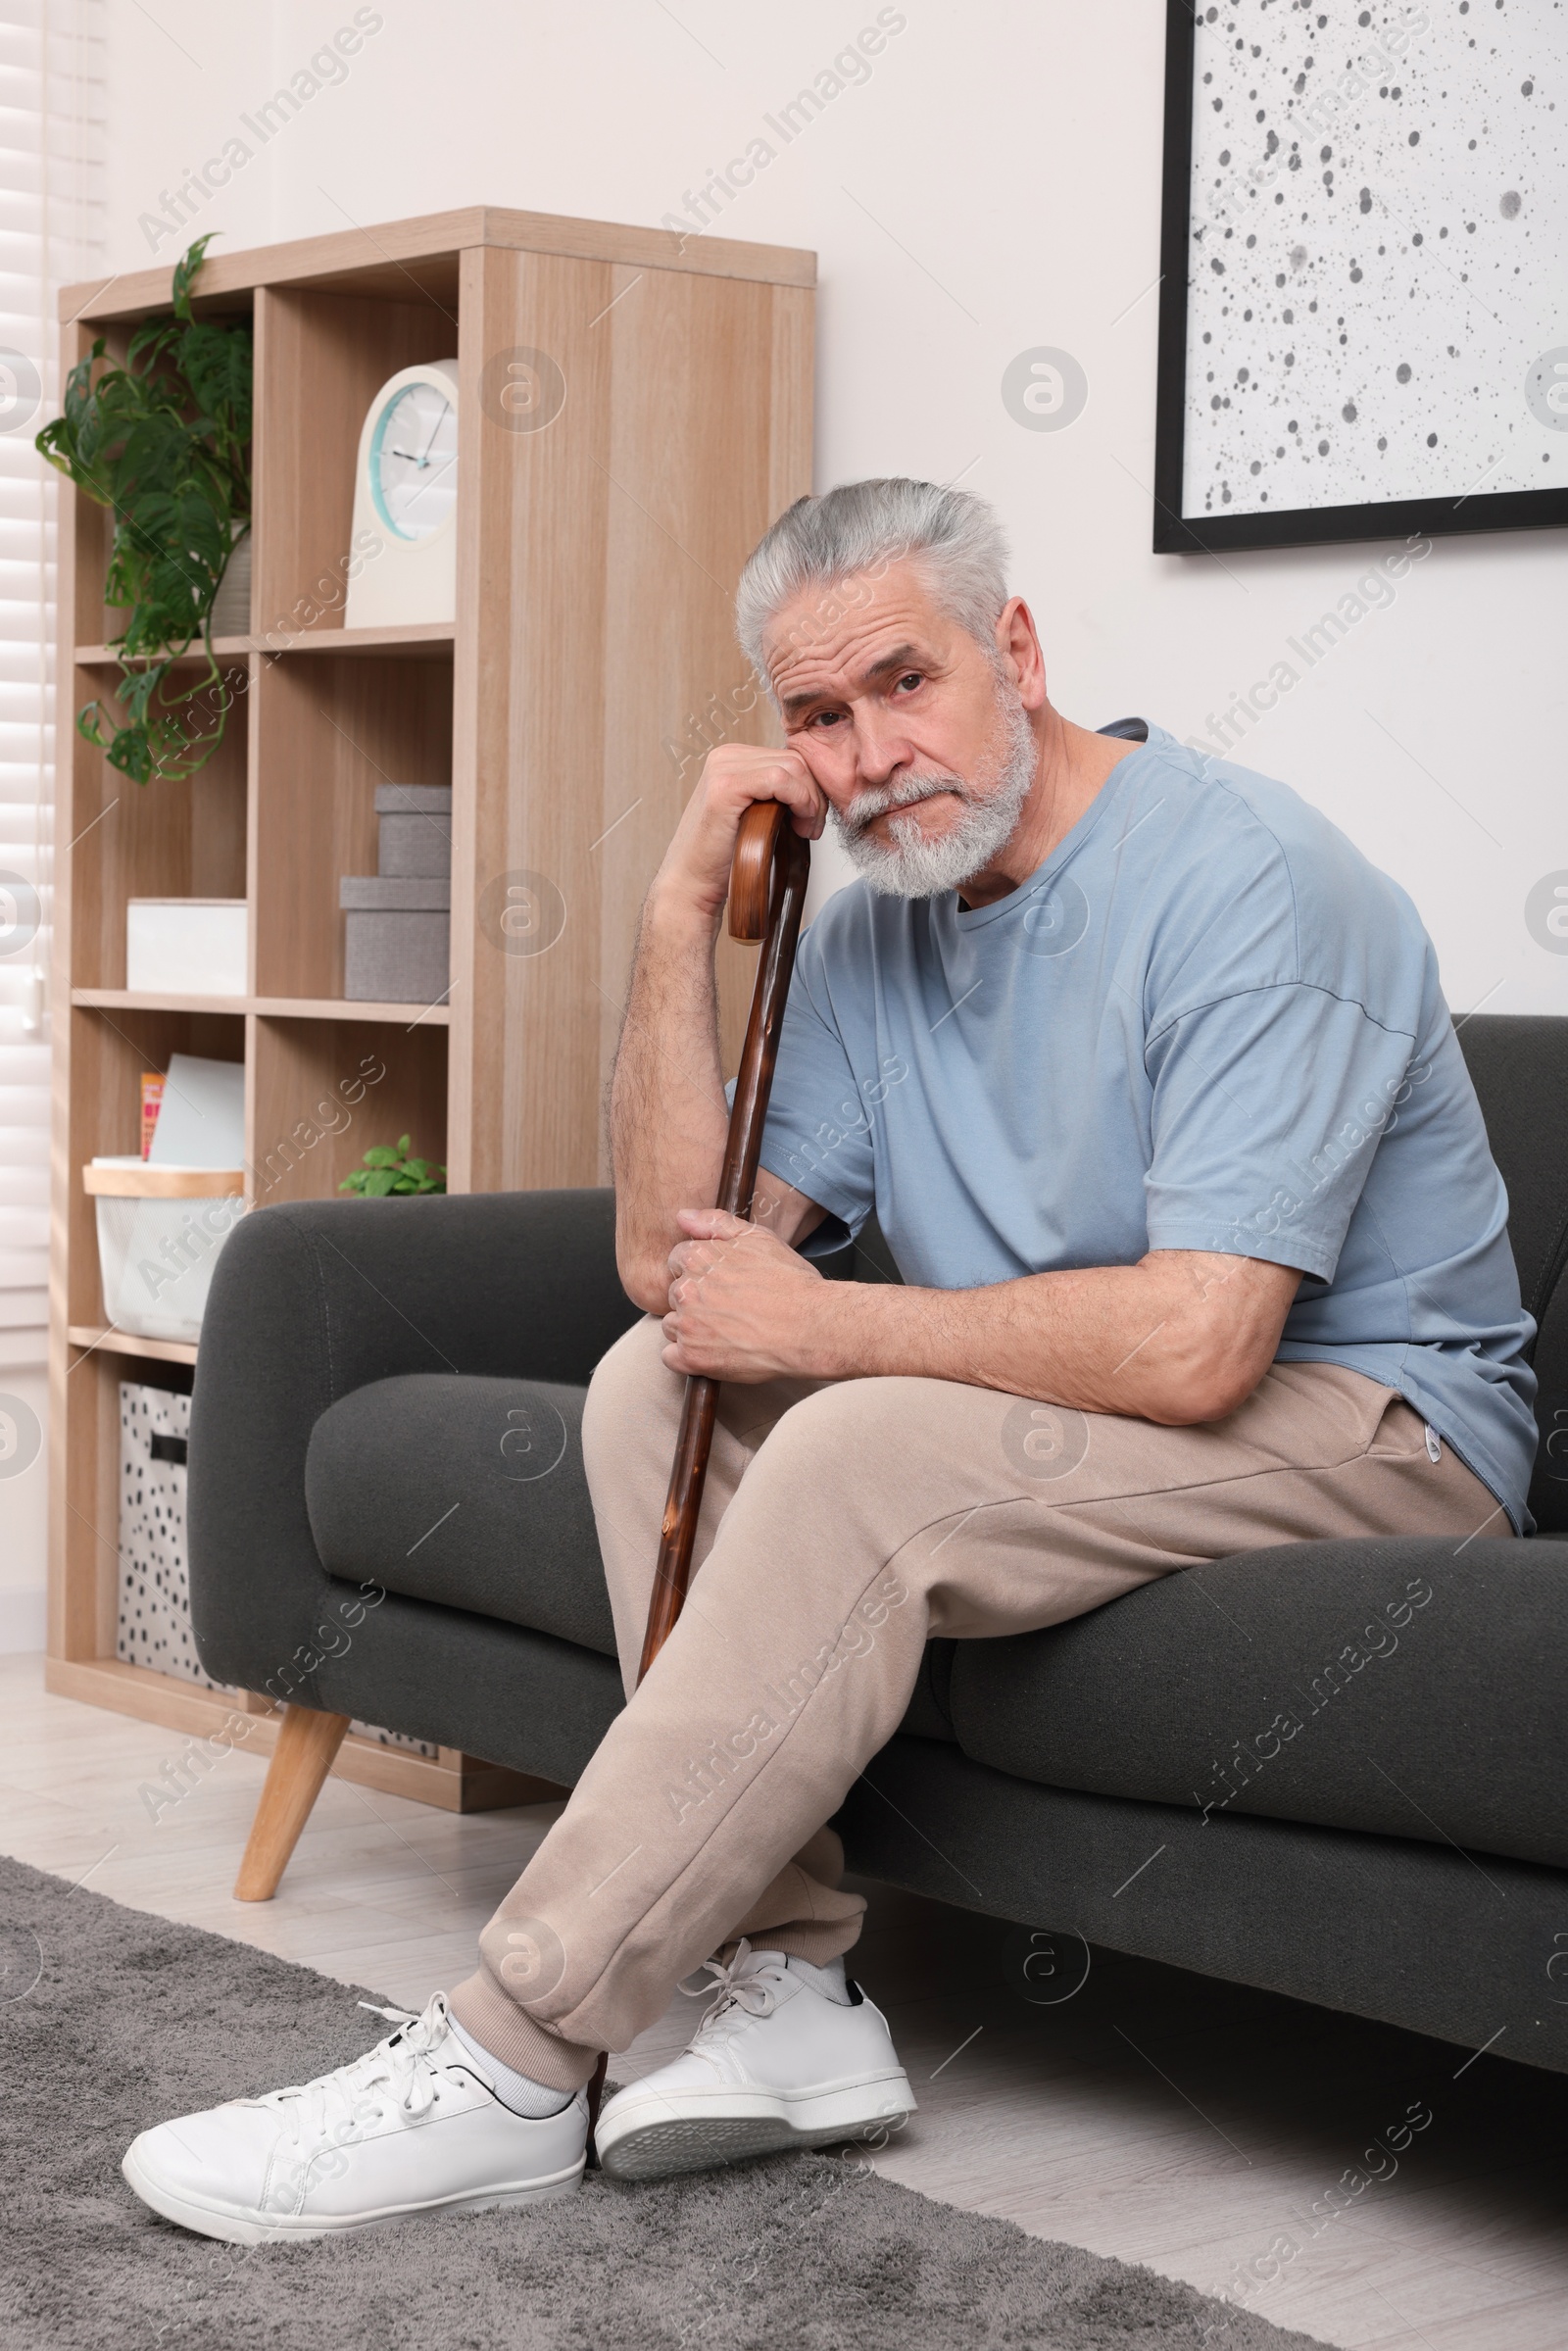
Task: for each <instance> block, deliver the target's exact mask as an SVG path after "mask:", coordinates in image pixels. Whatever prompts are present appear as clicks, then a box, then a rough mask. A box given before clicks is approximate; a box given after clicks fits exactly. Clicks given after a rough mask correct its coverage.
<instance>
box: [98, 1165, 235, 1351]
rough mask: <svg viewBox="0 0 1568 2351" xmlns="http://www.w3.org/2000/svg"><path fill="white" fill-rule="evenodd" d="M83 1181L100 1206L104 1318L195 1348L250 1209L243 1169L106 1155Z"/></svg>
mask: <svg viewBox="0 0 1568 2351" xmlns="http://www.w3.org/2000/svg"><path fill="white" fill-rule="evenodd" d="M81 1180H82V1184H83V1187H84V1189H85V1190H86V1191H87V1192H89V1193H90V1194H91V1195H92V1196H93V1199H94V1200H95V1203H96V1206H97V1211H98V1265H99V1270H100V1272H101V1273H102V1275H103V1291H104V1320H105V1321H106V1322H107V1323H112V1324H113V1325H114V1326H115V1327H116V1328H117V1329H118V1330H122V1331H129V1332H131V1333H132V1334H133V1335H134V1336H135V1337H137V1338H140V1339H173V1340H183V1341H185V1342H186V1343H188V1344H189V1345H191V1346H194V1345H195V1343H196V1340H197V1339H198V1338H199V1337H200V1334H201V1327H202V1315H203V1313H204V1311H205V1309H206V1305H207V1292H208V1287H209V1285H210V1284H211V1282H212V1278H213V1266H214V1264H215V1263H216V1262H217V1258H218V1252H219V1250H220V1249H221V1248H222V1246H223V1243H224V1242H225V1241H226V1240H227V1239H228V1236H229V1234H230V1233H231V1232H232V1231H233V1229H234V1227H235V1225H236V1224H237V1223H238V1222H239V1220H240V1218H241V1217H242V1216H243V1215H244V1213H245V1202H244V1199H243V1198H242V1195H243V1193H244V1189H245V1174H244V1170H243V1168H239V1167H162V1166H154V1165H151V1164H150V1163H149V1162H148V1161H147V1160H145V1159H141V1158H128V1157H127V1158H104V1159H94V1161H93V1162H92V1165H91V1166H90V1167H84V1168H83V1169H82V1171H81Z"/></svg>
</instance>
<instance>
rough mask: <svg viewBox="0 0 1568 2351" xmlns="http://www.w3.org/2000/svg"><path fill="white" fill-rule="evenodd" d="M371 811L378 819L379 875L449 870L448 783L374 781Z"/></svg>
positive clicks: (449, 823)
mask: <svg viewBox="0 0 1568 2351" xmlns="http://www.w3.org/2000/svg"><path fill="white" fill-rule="evenodd" d="M375 812H376V815H377V816H378V817H379V818H380V820H381V846H380V852H379V855H378V857H377V863H378V865H379V867H380V870H381V873H382V875H383V877H385V876H390V875H394V874H395V875H399V876H404V877H407V876H409V875H419V876H431V875H435V874H450V873H451V871H452V786H451V785H450V784H377V785H376V787H375Z"/></svg>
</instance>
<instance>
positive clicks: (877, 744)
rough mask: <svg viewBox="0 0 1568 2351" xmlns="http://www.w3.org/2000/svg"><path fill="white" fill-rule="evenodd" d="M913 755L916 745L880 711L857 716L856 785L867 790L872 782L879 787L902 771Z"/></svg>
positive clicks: (890, 781)
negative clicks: (870, 714) (861, 716)
mask: <svg viewBox="0 0 1568 2351" xmlns="http://www.w3.org/2000/svg"><path fill="white" fill-rule="evenodd" d="M913 758H914V753H913V747H912V746H911V744H910V742H909V739H908V737H907V735H906V734H905V732H904V729H903V728H902V727H901V726H898V725H896V724H893V723H890V721H889V720H888V718H887V717H886V716H884V715H883V714H882V713H881V712H878V713H877V715H876V716H874V717H867V718H857V720H856V727H855V771H856V772H855V781H856V786H857V789H858V790H859V791H862V792H863V791H865V790H866V789H867V788H869V787H871V786H873V785H874V786H876V787H878V788H880V787H881V786H882V785H884V784H891V783H892V782H893V780H894V778H895V777H896V776H899V775H902V774H903V772H904V770H905V769H906V768H907V767H908V766H909V765H910V764H911V763H912V761H913Z"/></svg>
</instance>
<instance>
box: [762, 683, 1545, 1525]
mask: <svg viewBox="0 0 1568 2351" xmlns="http://www.w3.org/2000/svg"><path fill="white" fill-rule="evenodd" d="M1108 731H1114V732H1116V733H1122V732H1129V733H1131V732H1134V731H1135V729H1134V726H1133V722H1123V723H1121V724H1119V725H1118V726H1117V727H1116V728H1115V729H1114V730H1108ZM761 1157H762V1164H763V1165H764V1166H765V1167H767V1168H769V1169H770V1170H771V1171H772V1173H773V1174H774V1175H776V1176H779V1177H781V1178H782V1179H783V1180H784V1181H785V1182H786V1183H790V1184H793V1185H795V1186H797V1187H798V1188H799V1190H800V1191H802V1192H804V1193H805V1194H807V1195H808V1197H809V1199H811V1200H816V1201H819V1202H820V1204H821V1205H822V1206H823V1207H824V1208H826V1209H827V1210H829V1211H830V1212H831V1214H833V1215H834V1216H837V1217H839V1218H841V1219H842V1220H843V1222H844V1224H845V1225H847V1226H848V1227H849V1229H850V1231H851V1232H852V1233H856V1232H858V1230H859V1228H860V1226H861V1225H862V1224H863V1222H864V1221H865V1217H866V1215H867V1213H868V1211H869V1210H871V1209H872V1208H873V1207H874V1208H875V1211H876V1216H877V1222H878V1223H879V1225H880V1226H881V1228H882V1231H883V1233H884V1234H885V1235H886V1237H887V1241H888V1244H889V1246H890V1248H891V1249H892V1250H893V1254H894V1257H895V1259H896V1260H897V1263H898V1266H899V1270H900V1272H901V1273H902V1274H903V1276H904V1278H905V1280H906V1281H908V1282H914V1283H919V1284H922V1285H927V1286H930V1287H933V1288H936V1289H940V1290H967V1289H974V1288H978V1287H979V1286H981V1285H983V1284H986V1283H991V1282H1005V1281H1009V1280H1012V1279H1014V1278H1015V1277H1017V1276H1018V1275H1021V1274H1031V1273H1048V1272H1054V1271H1058V1270H1061V1269H1064V1268H1068V1267H1074V1266H1088V1265H1130V1264H1134V1263H1136V1261H1137V1260H1138V1259H1139V1258H1140V1257H1142V1256H1143V1255H1144V1254H1145V1252H1146V1251H1147V1250H1149V1249H1213V1250H1223V1251H1225V1252H1227V1253H1229V1254H1231V1255H1236V1256H1244V1257H1263V1258H1269V1259H1272V1260H1273V1261H1274V1262H1275V1263H1277V1264H1281V1265H1291V1266H1299V1268H1301V1270H1302V1271H1303V1272H1304V1273H1305V1275H1306V1276H1307V1277H1308V1278H1307V1279H1306V1280H1305V1281H1304V1282H1303V1283H1302V1285H1301V1288H1300V1291H1299V1295H1298V1297H1297V1299H1296V1302H1295V1304H1294V1305H1293V1306H1292V1308H1291V1311H1290V1314H1289V1316H1288V1318H1287V1320H1286V1324H1285V1333H1284V1338H1283V1340H1282V1342H1281V1345H1280V1349H1279V1360H1280V1361H1282V1362H1293V1363H1300V1362H1317V1363H1339V1364H1346V1365H1348V1366H1349V1368H1350V1369H1351V1370H1354V1371H1360V1372H1364V1373H1365V1374H1366V1375H1367V1376H1368V1378H1370V1379H1373V1380H1377V1381H1380V1382H1382V1384H1383V1385H1384V1386H1386V1387H1389V1388H1393V1389H1396V1390H1397V1391H1398V1393H1399V1394H1400V1395H1401V1396H1403V1397H1405V1399H1406V1400H1407V1401H1408V1402H1409V1403H1410V1404H1411V1405H1413V1406H1414V1408H1415V1410H1416V1411H1417V1412H1419V1413H1420V1414H1421V1416H1422V1418H1423V1419H1424V1420H1426V1421H1427V1422H1429V1423H1430V1425H1431V1427H1432V1428H1433V1429H1434V1430H1435V1431H1436V1432H1437V1434H1438V1435H1439V1436H1440V1437H1441V1438H1443V1439H1446V1442H1447V1443H1448V1444H1449V1445H1452V1447H1453V1449H1454V1451H1455V1452H1456V1453H1458V1454H1459V1456H1460V1458H1461V1459H1462V1460H1464V1461H1466V1462H1467V1463H1468V1464H1469V1466H1470V1467H1471V1468H1472V1469H1473V1470H1474V1471H1475V1472H1476V1474H1477V1476H1478V1477H1480V1478H1481V1479H1482V1480H1483V1481H1484V1482H1485V1484H1486V1485H1487V1486H1488V1487H1489V1488H1490V1489H1491V1491H1492V1492H1493V1494H1495V1496H1496V1497H1497V1499H1498V1500H1499V1501H1500V1502H1501V1503H1503V1504H1504V1506H1505V1507H1506V1509H1507V1511H1508V1515H1509V1517H1510V1518H1511V1519H1512V1521H1513V1523H1514V1525H1515V1526H1516V1527H1519V1528H1521V1529H1523V1528H1525V1527H1526V1526H1528V1525H1529V1523H1530V1521H1529V1519H1528V1516H1527V1513H1526V1510H1525V1494H1526V1491H1527V1489H1528V1486H1529V1483H1530V1471H1531V1464H1532V1461H1533V1459H1534V1456H1535V1450H1536V1438H1537V1432H1536V1423H1535V1419H1534V1415H1533V1413H1532V1410H1531V1405H1532V1399H1533V1397H1534V1395H1535V1385H1536V1384H1535V1377H1534V1374H1533V1373H1532V1372H1531V1370H1530V1368H1529V1366H1528V1364H1527V1363H1526V1362H1525V1360H1524V1353H1523V1350H1524V1348H1525V1347H1527V1346H1528V1344H1529V1342H1530V1338H1531V1336H1532V1333H1533V1330H1534V1325H1533V1324H1532V1322H1531V1320H1530V1317H1529V1316H1528V1315H1527V1314H1526V1313H1525V1311H1524V1309H1523V1307H1522V1305H1521V1303H1520V1298H1519V1278H1518V1274H1517V1272H1516V1270H1515V1267H1514V1261H1513V1254H1512V1251H1511V1249H1510V1248H1509V1245H1508V1236H1507V1229H1506V1226H1507V1213H1508V1204H1507V1199H1506V1196H1505V1194H1504V1191H1503V1186H1502V1179H1501V1177H1500V1176H1499V1175H1498V1173H1497V1169H1496V1167H1495V1163H1494V1161H1493V1157H1492V1153H1491V1151H1490V1150H1489V1148H1488V1144H1487V1137H1486V1130H1485V1128H1484V1126H1483V1124H1482V1119H1481V1111H1480V1106H1479V1104H1478V1103H1477V1102H1476V1097H1475V1090H1474V1088H1473V1087H1472V1085H1471V1083H1470V1078H1469V1074H1468V1072H1467V1071H1466V1068H1465V1064H1464V1059H1463V1055H1462V1054H1461V1053H1460V1050H1459V1045H1458V1041H1457V1039H1456V1038H1455V1035H1454V1031H1453V1025H1452V1022H1451V1019H1450V1016H1449V1013H1448V1009H1447V1006H1446V1004H1445V1003H1444V1000H1443V992H1442V989H1441V988H1440V986H1439V982H1438V963H1437V956H1436V954H1435V953H1434V950H1433V947H1432V943H1431V941H1430V940H1429V939H1428V937H1427V935H1426V932H1425V930H1424V929H1423V927H1422V924H1421V921H1420V917H1419V916H1418V915H1417V913H1416V910H1415V908H1414V906H1412V905H1411V903H1410V901H1409V899H1408V898H1406V896H1405V894H1404V892H1403V891H1402V890H1400V889H1399V888H1398V887H1397V885H1396V884H1395V883H1394V882H1392V881H1390V880H1389V878H1388V876H1387V875H1386V874H1383V873H1380V872H1378V870H1377V868H1376V867H1375V866H1373V865H1371V864H1369V863H1368V862H1367V860H1366V858H1365V857H1362V855H1361V854H1360V852H1359V850H1357V849H1355V848H1354V847H1353V846H1352V845H1351V843H1350V842H1349V841H1348V840H1347V839H1346V837H1345V835H1344V834H1343V833H1341V832H1339V831H1338V830H1337V829H1336V828H1335V826H1333V825H1332V824H1330V823H1329V821H1328V820H1327V818H1326V817H1324V816H1322V815H1320V814H1319V813H1318V812H1317V810H1316V809H1315V808H1309V807H1308V806H1307V804H1306V802H1305V801H1303V800H1301V799H1299V797H1298V795H1297V794H1296V793H1295V792H1293V791H1291V790H1290V789H1289V787H1288V786H1286V785H1284V784H1278V783H1272V782H1270V781H1269V780H1268V779H1267V778H1266V777H1264V776H1260V775H1252V774H1250V773H1249V772H1248V771H1247V770H1246V769H1245V768H1241V767H1236V766H1232V765H1229V764H1218V765H1216V764H1215V763H1214V762H1212V761H1211V760H1207V759H1200V758H1199V756H1198V755H1197V754H1196V753H1194V752H1191V751H1188V750H1185V749H1183V747H1182V746H1181V745H1180V744H1179V743H1177V742H1176V741H1175V739H1174V738H1173V737H1172V736H1171V735H1168V734H1166V733H1165V732H1164V731H1163V730H1162V729H1160V728H1158V727H1151V728H1150V729H1149V730H1148V741H1147V743H1141V744H1140V745H1139V747H1138V748H1137V749H1135V750H1134V751H1132V752H1130V753H1129V754H1128V756H1127V757H1126V758H1125V759H1122V760H1121V762H1120V763H1119V765H1117V766H1116V767H1114V768H1113V769H1112V770H1111V773H1110V775H1109V777H1108V778H1107V780H1106V782H1105V784H1104V785H1103V788H1102V790H1101V792H1100V793H1099V795H1098V797H1097V798H1096V799H1095V801H1094V802H1093V803H1092V805H1091V806H1090V808H1088V809H1087V810H1086V811H1085V813H1084V814H1083V815H1082V816H1081V817H1080V818H1079V820H1078V822H1077V823H1076V824H1075V825H1074V826H1073V828H1072V830H1071V831H1070V832H1069V833H1068V834H1067V836H1066V838H1065V839H1064V840H1063V841H1061V842H1060V843H1059V844H1058V846H1057V847H1056V849H1055V850H1054V852H1053V853H1052V855H1051V856H1050V857H1048V858H1047V860H1046V862H1045V863H1044V864H1043V865H1042V866H1041V867H1040V869H1039V870H1038V872H1036V873H1035V874H1033V875H1032V876H1031V877H1030V879H1029V880H1028V881H1027V882H1025V883H1024V884H1023V885H1022V886H1021V887H1020V888H1019V889H1017V890H1015V891H1013V892H1012V893H1011V895H1010V896H1008V897H1006V898H1005V899H1002V900H1000V901H999V902H998V903H997V904H996V905H994V906H980V907H972V908H967V909H966V908H962V907H960V906H959V904H958V900H957V895H956V892H954V891H948V892H946V893H945V894H944V895H943V896H941V897H938V898H934V899H915V900H909V899H896V898H885V897H881V896H879V895H877V894H876V893H875V892H873V891H871V890H870V889H869V888H868V887H867V885H866V884H865V883H864V882H863V881H858V882H855V883H853V884H851V885H850V886H849V887H848V888H846V889H844V890H841V891H839V892H838V893H837V895H836V896H835V897H833V898H831V899H830V900H829V901H828V902H827V904H826V906H824V907H823V908H822V911H821V912H820V914H819V915H818V916H817V918H816V920H815V921H814V922H813V923H812V924H811V926H810V928H809V930H808V931H807V932H806V934H805V936H804V937H803V938H802V941H801V946H800V955H799V960H798V963H797V966H796V974H795V979H794V983H793V986H792V988H791V991H790V996H789V1003H788V1007H787V1010H786V1012H785V1016H784V1024H783V1031H782V1035H781V1039H780V1044H779V1053H778V1064H777V1073H776V1076H775V1078H774V1082H773V1093H772V1100H771V1103H770V1106H769V1111H768V1117H767V1124H766V1128H765V1131H764V1135H763V1142H762V1152H761Z"/></svg>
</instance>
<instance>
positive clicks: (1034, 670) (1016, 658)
mask: <svg viewBox="0 0 1568 2351" xmlns="http://www.w3.org/2000/svg"><path fill="white" fill-rule="evenodd" d="M996 638H997V652H998V653H999V655H1000V656H1001V658H1002V661H1003V662H1004V664H1005V669H1006V671H1007V674H1008V675H1009V676H1010V677H1011V679H1012V682H1013V683H1014V685H1015V686H1016V687H1017V690H1018V699H1019V701H1020V702H1021V703H1022V704H1023V707H1024V709H1025V710H1043V709H1044V707H1045V701H1046V657H1045V655H1044V654H1043V653H1042V651H1041V649H1040V636H1039V632H1038V631H1037V629H1036V627H1035V623H1034V615H1033V613H1032V612H1030V610H1029V607H1028V606H1027V605H1026V604H1025V603H1024V600H1023V598H1022V597H1021V596H1009V597H1008V599H1007V601H1006V603H1005V605H1004V606H1003V608H1002V612H1001V613H1000V615H999V617H998V620H997V629H996Z"/></svg>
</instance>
